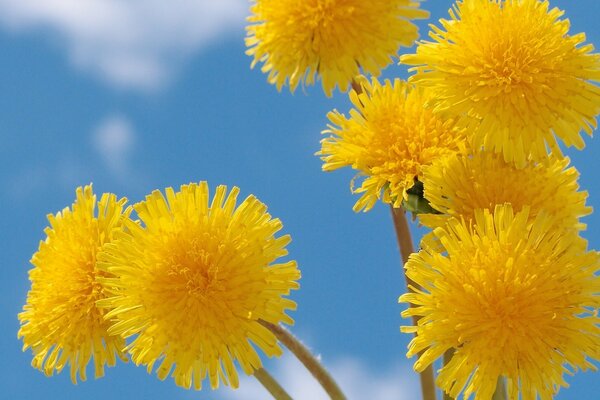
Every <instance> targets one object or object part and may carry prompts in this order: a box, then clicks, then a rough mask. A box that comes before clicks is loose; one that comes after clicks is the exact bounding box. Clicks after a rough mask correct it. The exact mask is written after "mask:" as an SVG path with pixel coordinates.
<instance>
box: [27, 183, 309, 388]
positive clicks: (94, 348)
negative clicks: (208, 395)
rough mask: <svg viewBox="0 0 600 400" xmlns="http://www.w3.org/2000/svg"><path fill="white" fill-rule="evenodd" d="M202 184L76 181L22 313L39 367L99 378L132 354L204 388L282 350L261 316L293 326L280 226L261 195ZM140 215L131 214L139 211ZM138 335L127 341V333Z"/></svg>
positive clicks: (295, 273) (292, 272)
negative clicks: (131, 188) (147, 189)
mask: <svg viewBox="0 0 600 400" xmlns="http://www.w3.org/2000/svg"><path fill="white" fill-rule="evenodd" d="M238 194H239V189H238V188H236V187H234V188H233V189H231V191H230V192H229V193H227V188H226V187H225V186H219V187H217V189H216V191H215V194H214V196H213V198H212V200H210V198H209V197H210V196H209V189H208V185H207V183H206V182H200V184H190V185H184V186H182V187H181V190H180V191H179V192H175V191H174V190H173V189H172V188H167V189H166V190H165V195H163V194H162V193H161V192H159V191H155V192H153V193H152V194H150V195H148V196H147V197H146V200H144V201H142V202H139V203H137V204H135V205H134V206H133V207H131V206H129V207H125V204H126V202H127V200H126V199H120V200H117V197H116V196H115V195H114V194H103V195H102V197H101V198H100V201H98V202H96V195H94V194H93V192H92V187H91V185H90V186H86V187H84V188H78V189H77V199H76V201H75V203H74V204H73V206H72V208H71V209H69V208H65V209H64V210H63V211H62V212H59V213H58V214H56V215H49V216H48V219H49V221H50V225H51V226H50V227H48V228H46V234H47V238H46V240H45V241H43V242H41V243H40V247H39V250H38V252H37V253H35V254H34V255H33V258H32V263H33V265H34V268H33V269H32V270H31V271H30V279H31V282H32V284H31V290H30V292H29V294H28V296H27V304H26V305H25V307H24V311H23V312H22V313H21V314H19V320H20V321H21V324H22V326H21V329H20V330H19V337H22V338H23V342H24V347H25V349H27V348H31V349H32V351H33V355H34V358H33V363H32V364H33V366H34V367H36V368H38V369H41V370H43V371H44V373H45V374H46V375H52V374H53V373H54V371H57V372H60V371H61V370H62V369H63V368H64V367H65V366H66V365H67V364H69V368H70V370H71V380H72V381H73V382H74V383H75V382H76V381H77V376H79V377H80V379H82V380H85V379H86V367H87V365H88V363H89V362H90V360H91V359H92V358H93V363H94V365H95V375H96V377H100V376H102V375H103V374H104V366H105V364H106V365H108V366H113V365H114V364H115V362H116V358H117V357H119V358H121V359H123V360H124V361H125V360H126V359H127V358H126V354H127V353H129V355H130V356H131V358H132V360H133V361H134V363H135V364H136V365H140V364H141V365H145V366H147V367H148V371H149V372H150V371H151V370H152V369H153V367H154V365H155V364H156V363H159V364H160V365H158V367H157V374H158V377H159V378H160V379H165V378H166V377H167V376H169V374H170V375H171V376H172V377H173V378H174V379H175V382H176V383H177V384H178V385H180V386H183V387H186V388H190V387H191V386H192V385H193V386H194V388H196V389H200V388H201V385H202V381H203V380H204V379H205V378H206V377H208V379H209V381H210V385H211V387H212V388H216V387H217V386H218V385H219V382H221V383H223V384H226V385H231V386H232V387H237V385H238V375H237V372H236V368H235V366H234V361H237V363H238V364H239V365H240V366H241V368H242V369H243V371H244V372H245V373H247V374H252V373H254V371H255V370H256V369H258V368H260V367H261V360H260V357H259V356H258V354H257V352H256V350H255V347H257V348H260V349H261V350H262V351H263V352H264V353H265V354H266V355H267V356H269V357H271V356H278V355H280V354H281V352H282V350H281V348H280V347H279V345H278V343H277V339H276V337H275V335H274V334H273V333H272V332H271V331H269V330H268V329H267V328H266V327H265V326H263V323H271V324H278V323H280V322H283V323H287V324H293V322H294V321H293V320H292V318H291V317H290V316H289V315H287V314H286V311H287V310H294V309H295V307H296V304H295V303H294V302H293V301H291V300H290V299H288V298H285V297H284V296H287V295H289V293H290V291H291V290H293V289H297V288H298V283H297V280H298V279H299V278H300V272H299V270H298V268H297V266H296V262H295V261H287V262H277V260H278V259H279V258H280V257H282V256H285V255H287V251H286V249H285V247H286V245H287V244H288V243H289V242H290V237H289V236H288V235H284V236H279V237H276V236H275V235H276V234H277V232H279V231H280V230H281V227H282V224H281V222H280V221H279V220H278V219H272V218H271V216H270V215H269V214H268V213H267V211H266V210H267V209H266V206H265V205H264V204H263V203H261V202H260V201H259V200H257V199H256V198H255V197H253V196H249V197H247V198H246V199H245V200H244V201H242V202H241V204H239V205H238V206H237V207H236V202H237V197H238ZM134 211H135V213H137V216H138V218H139V220H138V219H132V218H131V214H132V212H134ZM131 337H133V338H134V340H133V341H131V343H129V344H127V345H125V340H126V339H127V338H131Z"/></svg>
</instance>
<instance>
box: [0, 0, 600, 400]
mask: <svg viewBox="0 0 600 400" xmlns="http://www.w3.org/2000/svg"><path fill="white" fill-rule="evenodd" d="M50 3H51V5H48V4H50ZM215 3H218V4H220V5H214V4H215ZM161 4H164V2H161V1H158V2H157V1H149V0H148V1H144V0H131V1H130V2H120V1H118V0H107V1H105V2H100V1H92V0H89V1H81V0H80V1H78V2H77V1H73V0H55V1H52V2H48V3H45V2H34V1H31V2H23V1H22V0H0V49H1V50H0V138H1V139H2V140H1V143H2V145H1V146H0V165H1V168H0V188H1V189H0V205H1V207H0V213H1V214H0V253H1V254H2V264H3V268H1V269H0V282H1V283H0V285H1V286H0V288H1V290H0V304H1V308H0V309H1V312H2V317H1V318H0V354H2V362H0V376H1V377H2V378H1V379H0V382H1V383H0V387H1V389H0V393H1V395H0V397H2V398H6V399H36V398H42V397H43V398H45V399H90V400H91V399H104V398H109V397H110V398H115V399H125V398H127V399H137V398H144V399H165V398H170V399H171V398H182V399H213V400H214V399H232V398H238V399H250V400H252V399H264V398H268V396H267V395H266V394H265V393H264V392H261V391H260V389H257V387H256V384H255V383H254V382H253V381H252V380H243V381H242V387H241V389H239V391H238V392H237V397H234V396H233V395H232V392H231V390H229V389H225V390H221V391H218V392H211V391H210V390H203V391H202V392H193V391H186V390H184V389H181V388H179V387H177V386H175V384H174V382H173V381H172V380H171V379H168V380H166V381H164V382H161V381H159V380H158V379H157V378H156V376H155V375H148V374H147V373H146V371H145V368H135V367H134V366H133V365H132V364H131V363H129V364H128V365H118V366H117V367H115V368H112V369H107V373H106V376H105V377H104V378H102V379H99V380H94V379H93V378H92V379H90V380H88V381H87V382H84V383H80V384H78V385H77V386H73V385H72V384H71V383H70V380H69V376H68V373H62V374H60V375H59V376H55V377H53V378H46V377H45V376H44V375H43V374H42V373H40V372H39V371H37V370H34V369H33V368H32V367H31V366H30V362H31V353H30V352H29V351H28V352H25V353H23V352H22V351H21V346H22V343H21V342H20V341H19V340H17V337H16V335H17V330H18V327H19V324H18V321H17V313H18V312H19V311H20V309H21V307H22V305H23V304H24V302H25V297H26V294H27V290H28V289H29V281H28V279H27V271H28V270H29V269H30V268H31V266H30V264H29V259H30V257H31V255H32V254H33V252H34V251H35V250H36V249H37V246H38V242H39V241H40V240H41V239H43V237H44V236H43V229H44V227H45V226H46V225H47V221H46V214H48V213H54V212H57V211H58V210H60V209H62V208H63V207H65V206H68V205H70V204H71V203H72V202H73V200H74V195H75V188H76V187H77V186H80V185H84V184H87V183H89V182H93V183H94V189H95V191H96V192H104V191H109V192H114V193H117V194H118V195H120V196H126V197H128V198H129V199H130V200H131V202H137V201H140V200H141V199H142V198H143V196H144V195H145V194H147V193H149V192H150V191H151V190H153V189H163V188H164V187H166V186H175V187H179V185H181V184H185V183H189V182H197V181H200V180H207V181H208V182H209V184H210V186H211V187H214V186H216V185H218V184H227V185H230V186H231V185H236V186H239V187H240V188H241V190H242V194H243V195H248V194H255V195H256V196H257V197H258V198H259V199H261V200H262V201H263V202H264V203H266V204H267V205H268V207H269V211H270V212H271V214H272V215H274V216H276V217H279V218H280V219H281V220H282V221H283V223H284V232H285V233H289V234H291V235H292V238H293V243H292V244H291V245H290V246H289V251H290V255H291V257H292V258H294V259H296V260H297V261H298V264H299V267H300V268H301V270H302V280H301V289H300V290H299V291H297V292H294V293H293V294H292V298H293V299H294V300H295V301H296V302H297V303H298V310H297V312H294V313H293V317H294V318H295V320H296V325H295V326H294V327H293V331H294V332H296V333H297V334H298V335H299V336H300V337H301V338H302V339H303V340H305V341H306V342H307V343H308V344H309V345H310V346H311V347H312V348H313V349H314V350H315V351H316V352H317V353H319V354H321V355H322V358H323V361H324V363H325V364H326V365H329V366H330V367H332V369H333V371H334V374H335V375H336V377H338V379H339V380H340V381H341V382H342V384H343V385H346V386H347V387H348V388H350V390H349V393H350V397H351V398H354V399H364V398H371V399H373V400H375V399H383V400H385V399H399V400H414V399H416V398H417V397H416V396H417V395H416V390H417V385H418V384H417V381H416V378H415V375H414V374H413V373H412V372H411V371H410V365H411V363H412V361H407V360H406V358H405V352H406V345H407V343H408V341H409V339H410V337H409V336H408V335H406V334H401V333H400V332H399V326H400V325H402V324H405V323H407V321H403V320H402V318H401V317H400V312H401V311H402V309H403V306H401V305H398V304H397V298H398V296H399V295H400V294H401V293H403V292H404V290H405V289H404V281H403V278H402V274H401V268H400V263H399V255H398V250H397V247H396V241H395V237H394V232H393V228H392V223H391V219H390V215H389V209H388V208H387V207H386V206H383V205H381V204H378V205H377V206H376V207H375V208H374V209H373V210H372V211H371V212H369V213H366V214H365V213H361V214H355V213H354V212H353V211H352V205H353V204H354V202H355V201H356V199H357V198H356V197H355V196H353V195H352V194H351V193H350V190H349V182H350V179H351V178H352V176H353V173H352V172H351V171H349V170H345V171H338V172H334V173H323V172H321V161H320V160H319V159H318V158H317V157H316V156H314V153H315V152H316V151H318V150H319V140H320V139H321V135H320V132H321V130H323V129H324V128H325V126H326V123H327V118H326V113H327V112H328V111H330V110H332V109H333V108H337V109H339V110H340V111H343V112H346V111H347V110H348V101H347V98H346V95H344V94H339V93H338V92H336V94H335V96H334V97H333V98H326V97H325V96H324V95H323V93H322V90H321V88H320V87H319V86H317V87H308V88H306V89H305V90H302V88H300V89H299V90H298V91H297V92H296V93H295V94H293V95H292V94H290V93H289V91H287V89H284V90H283V91H282V92H281V93H278V92H277V90H276V89H275V87H273V86H271V85H269V84H267V82H266V76H265V75H264V74H262V73H261V72H260V70H259V69H255V70H251V69H250V67H249V64H250V61H251V60H250V58H249V57H247V56H246V55H245V54H244V51H245V48H244V42H243V38H244V16H245V15H246V13H247V10H246V9H247V6H248V3H247V2H246V1H244V0H227V1H225V0H224V1H222V2H215V1H214V0H212V1H203V0H198V1H190V0H174V1H172V2H170V3H169V6H168V10H163V9H161V7H166V6H162V5H161ZM551 4H552V5H555V6H559V7H561V8H563V9H565V10H566V16H567V17H568V18H570V20H571V22H572V31H571V32H572V33H576V32H581V31H584V32H586V33H587V36H588V41H589V42H592V43H596V44H600V28H599V27H598V18H599V17H600V2H599V1H597V0H578V1H568V0H560V1H559V0H554V1H552V2H551ZM450 5H451V2H450V1H449V0H430V1H427V2H424V3H423V8H425V9H428V10H430V11H431V12H432V19H431V20H430V21H423V22H421V23H420V24H419V25H420V27H421V33H422V35H424V34H426V33H427V23H428V22H431V21H433V20H436V19H438V18H440V17H444V16H446V15H447V9H448V8H449V7H450ZM167 11H168V12H167ZM406 51H407V50H406V49H403V50H402V52H406ZM385 75H386V76H388V77H395V76H402V77H406V69H405V68H404V67H399V66H391V67H390V68H388V70H386V73H385ZM586 142H587V143H588V145H587V147H586V149H585V150H584V151H582V152H574V151H568V154H569V155H570V156H571V158H572V161H573V163H574V164H575V165H576V166H577V167H578V168H579V170H580V171H581V175H582V176H581V179H580V184H581V185H582V187H583V188H584V189H585V190H587V191H588V192H589V195H590V197H589V203H591V205H592V206H595V205H596V204H599V201H600V200H599V199H600V183H599V182H598V170H599V169H600V161H599V158H598V157H597V154H599V152H600V143H599V142H598V139H597V138H595V139H589V138H587V140H586ZM515 189H518V188H517V187H516V188H515ZM585 222H586V223H587V224H588V230H587V231H586V232H585V233H584V235H585V237H586V238H587V239H588V240H589V242H590V246H591V247H592V248H596V249H598V248H600V236H599V235H600V218H599V217H598V214H593V215H592V216H590V217H588V218H586V220H585ZM413 228H416V227H415V226H413ZM415 232H416V234H417V236H419V232H420V233H422V231H415ZM413 361H414V360H413ZM267 365H268V367H269V369H270V370H272V372H274V374H275V375H277V376H279V377H280V378H281V380H282V381H283V382H285V383H286V384H288V385H289V387H290V388H291V389H290V391H291V392H292V394H293V395H294V396H295V398H299V399H317V398H324V397H323V395H322V394H318V391H317V390H316V389H313V388H312V386H310V384H309V383H307V380H308V378H306V377H305V375H303V373H302V369H301V368H300V367H298V366H297V365H296V364H295V363H294V362H293V361H292V360H290V359H289V358H284V359H282V360H274V361H269V362H267ZM90 371H91V369H90ZM567 380H568V382H569V383H570V384H571V388H569V389H566V390H562V391H561V392H560V394H559V396H558V397H557V399H559V400H581V399H591V400H596V399H600V394H599V393H600V382H599V381H600V376H599V375H598V374H597V373H579V374H577V375H576V376H574V377H568V378H567ZM319 396H321V397H319Z"/></svg>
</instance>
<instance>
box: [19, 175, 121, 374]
mask: <svg viewBox="0 0 600 400" xmlns="http://www.w3.org/2000/svg"><path fill="white" fill-rule="evenodd" d="M126 202H127V200H126V199H120V200H117V198H116V196H115V195H114V194H108V193H105V194H103V195H102V197H101V199H100V201H99V202H98V212H97V215H95V214H96V213H95V208H96V195H94V194H93V193H92V186H91V185H90V186H86V187H85V188H81V187H80V188H78V189H77V199H76V200H75V203H73V207H72V210H70V209H68V208H65V209H64V210H63V211H62V212H59V213H57V214H56V215H48V220H49V222H50V227H48V228H46V229H45V231H44V232H45V233H46V235H47V238H46V240H45V241H43V242H40V247H39V250H38V251H37V253H35V254H34V255H33V258H32V259H31V263H32V264H33V266H34V268H33V269H32V270H31V271H29V279H30V280H31V290H30V291H29V293H28V295H27V304H25V306H24V307H23V310H24V311H23V312H22V313H20V314H19V320H20V321H21V324H22V326H21V329H20V330H19V334H18V336H19V337H20V338H23V343H24V346H23V350H25V349H27V348H31V349H32V351H33V361H32V366H33V367H34V368H37V369H39V370H42V371H43V372H44V373H45V374H46V375H48V376H51V375H52V374H53V373H54V370H56V371H57V372H60V371H62V369H63V368H64V367H65V365H66V364H67V363H68V364H70V369H71V380H72V381H73V383H77V375H79V377H80V379H81V380H83V381H85V379H86V367H87V364H88V363H89V361H90V360H91V358H92V357H93V359H94V366H95V376H96V378H98V377H101V376H103V375H104V365H105V364H107V365H108V366H113V365H115V362H116V357H117V356H119V357H120V358H121V359H123V360H124V361H125V357H124V355H123V354H122V353H121V351H122V350H123V348H124V347H125V341H124V340H123V339H121V338H120V337H115V336H110V335H109V334H108V327H109V323H108V322H106V321H105V320H104V318H103V317H104V314H105V311H104V310H102V309H98V308H96V301H97V300H100V299H103V298H104V297H105V293H104V291H103V290H102V286H101V285H100V283H98V281H97V279H98V278H99V277H101V276H105V274H104V273H103V272H100V271H99V270H98V269H97V264H96V255H97V254H98V253H99V252H100V250H101V248H102V246H103V245H104V244H106V243H109V242H110V241H111V240H112V238H113V237H114V235H115V233H116V232H117V231H120V230H121V229H122V226H123V221H124V220H126V219H127V218H128V215H129V213H130V211H131V209H130V208H128V209H126V210H123V207H124V205H125V203H126Z"/></svg>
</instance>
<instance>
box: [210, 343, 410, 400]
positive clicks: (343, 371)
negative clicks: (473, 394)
mask: <svg viewBox="0 0 600 400" xmlns="http://www.w3.org/2000/svg"><path fill="white" fill-rule="evenodd" d="M271 364H272V365H274V367H273V368H274V369H273V370H272V371H269V372H270V373H271V374H272V375H273V376H275V377H276V378H277V380H278V382H279V383H280V384H281V385H282V386H283V387H284V388H285V389H286V391H287V392H288V393H289V394H290V396H291V397H292V398H294V399H310V400H327V399H329V397H328V396H327V395H326V394H325V392H324V391H323V389H322V388H321V386H319V384H318V383H317V382H316V381H315V380H314V378H313V377H312V376H311V375H310V373H308V372H307V371H306V369H305V368H304V366H303V365H302V364H300V362H299V361H297V360H296V359H295V358H294V357H293V356H292V355H289V354H288V353H286V355H284V356H283V357H282V358H281V359H278V360H274V361H273V362H272V363H271ZM326 365H327V367H328V369H329V371H330V372H331V374H332V375H333V376H334V377H335V379H336V381H337V382H338V384H339V385H340V387H341V388H342V390H343V391H344V393H345V394H346V396H347V397H348V399H349V400H364V399H373V400H414V399H417V398H419V396H420V394H419V388H420V386H419V381H418V376H417V374H416V373H415V372H413V371H412V369H411V367H410V364H409V363H408V362H405V363H398V364H396V365H394V366H392V367H389V368H378V369H373V368H370V367H369V366H367V365H366V364H365V363H363V362H362V361H360V360H358V359H356V358H344V359H340V360H338V361H334V362H331V363H326ZM219 395H220V396H221V397H222V398H223V399H226V400H264V399H267V398H270V397H269V394H268V392H267V391H266V390H265V389H264V388H263V387H262V386H261V385H260V383H258V382H257V381H256V379H255V378H253V377H243V378H241V381H240V388H239V389H237V390H231V389H228V388H225V389H223V390H220V391H219Z"/></svg>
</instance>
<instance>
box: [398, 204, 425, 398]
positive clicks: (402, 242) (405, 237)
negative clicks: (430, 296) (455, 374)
mask: <svg viewBox="0 0 600 400" xmlns="http://www.w3.org/2000/svg"><path fill="white" fill-rule="evenodd" d="M390 208H391V210H392V220H393V221H394V228H395V230H396V238H397V239H398V247H399V248H400V254H401V255H402V265H404V264H406V262H407V261H408V257H409V256H410V255H411V254H412V253H414V252H415V248H414V246H413V241H412V237H411V235H410V227H409V226H408V220H407V219H406V212H405V211H404V210H403V209H402V208H394V206H390ZM402 271H403V272H404V278H405V279H406V286H407V287H408V286H409V285H411V286H413V287H416V288H419V285H418V284H417V283H416V282H414V281H413V280H412V279H410V278H409V277H408V276H407V275H406V270H405V269H404V268H402ZM408 290H410V289H408ZM411 306H412V305H411ZM418 323H419V317H418V316H413V325H414V326H417V325H418ZM422 353H423V352H421V353H419V356H420V355H421V354H422ZM419 378H420V380H421V393H422V395H423V400H436V395H435V391H436V389H435V378H434V375H433V367H432V366H431V365H430V366H428V367H427V368H425V370H423V372H421V373H420V374H419Z"/></svg>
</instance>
